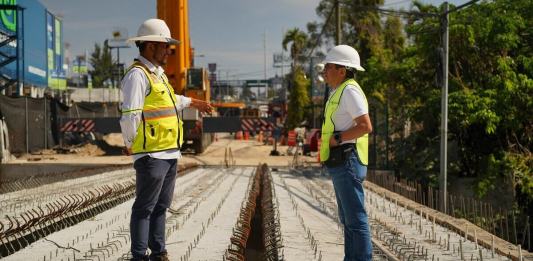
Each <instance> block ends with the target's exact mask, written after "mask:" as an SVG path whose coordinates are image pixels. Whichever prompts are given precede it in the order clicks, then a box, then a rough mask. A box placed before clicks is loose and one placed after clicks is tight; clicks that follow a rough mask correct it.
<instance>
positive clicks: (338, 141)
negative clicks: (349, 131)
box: [333, 132, 342, 144]
mask: <svg viewBox="0 0 533 261" xmlns="http://www.w3.org/2000/svg"><path fill="white" fill-rule="evenodd" d="M341 136H342V135H341V133H340V132H336V133H335V134H334V135H333V138H334V139H335V141H336V142H337V144H341V142H342V137H341Z"/></svg>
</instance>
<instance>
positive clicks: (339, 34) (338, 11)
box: [335, 0, 342, 45]
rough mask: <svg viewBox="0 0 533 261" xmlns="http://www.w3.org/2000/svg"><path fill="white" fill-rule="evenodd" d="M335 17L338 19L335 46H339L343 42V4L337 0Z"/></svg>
mask: <svg viewBox="0 0 533 261" xmlns="http://www.w3.org/2000/svg"><path fill="white" fill-rule="evenodd" d="M335 16H336V19H337V26H336V30H337V33H336V34H335V45H339V44H341V41H342V27H341V4H340V3H339V0H335Z"/></svg>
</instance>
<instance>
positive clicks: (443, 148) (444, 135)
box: [439, 2, 449, 213]
mask: <svg viewBox="0 0 533 261" xmlns="http://www.w3.org/2000/svg"><path fill="white" fill-rule="evenodd" d="M448 18H449V15H448V2H444V14H443V15H442V16H441V32H442V57H441V58H442V72H441V73H442V99H441V127H440V175H439V191H440V192H441V195H440V199H441V200H440V202H441V205H440V208H441V212H442V213H447V212H446V210H447V209H446V208H447V204H446V200H447V196H448V193H447V182H448V181H447V179H448V174H447V165H448V154H447V153H448Z"/></svg>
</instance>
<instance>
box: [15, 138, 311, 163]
mask: <svg viewBox="0 0 533 261" xmlns="http://www.w3.org/2000/svg"><path fill="white" fill-rule="evenodd" d="M217 137H218V138H217V140H216V141H214V142H213V143H212V144H211V145H210V146H209V147H208V148H207V149H206V151H205V152H204V153H202V154H200V155H194V154H188V153H184V154H183V158H182V159H181V160H180V165H181V164H186V165H189V164H195V163H196V164H199V165H225V164H226V162H229V163H230V164H231V163H232V162H234V163H235V165H246V166H254V165H257V164H259V163H267V164H268V165H269V166H280V167H281V166H289V165H290V164H292V163H293V162H294V156H292V155H288V147H287V146H278V147H277V150H278V151H279V153H280V155H281V156H270V152H271V151H272V150H273V146H272V145H264V144H263V143H260V142H258V141H256V140H235V139H233V137H232V136H230V135H227V134H217ZM123 144H124V142H123V140H122V136H121V135H120V134H109V135H106V136H104V137H103V138H102V140H101V141H96V142H94V143H90V144H84V145H81V146H74V147H70V148H68V149H63V150H57V149H56V150H52V149H49V150H43V151H40V152H38V153H34V154H28V155H23V156H21V157H18V158H15V159H13V160H11V161H9V163H8V164H32V163H35V164H47V163H54V164H58V163H60V164H73V165H75V164H94V165H109V164H113V165H116V164H120V165H122V164H124V165H128V164H132V163H133V160H132V158H131V157H130V156H126V155H124V154H122V148H123V146H124V145H123ZM230 151H231V153H230ZM230 155H232V156H233V161H231V160H230ZM298 163H299V164H305V165H314V164H317V158H316V156H314V157H309V156H301V155H300V156H299V158H298Z"/></svg>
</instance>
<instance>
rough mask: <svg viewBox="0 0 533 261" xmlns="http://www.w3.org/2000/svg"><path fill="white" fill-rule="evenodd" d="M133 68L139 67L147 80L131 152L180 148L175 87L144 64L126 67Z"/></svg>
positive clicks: (179, 124)
mask: <svg viewBox="0 0 533 261" xmlns="http://www.w3.org/2000/svg"><path fill="white" fill-rule="evenodd" d="M133 68H139V69H141V70H142V71H143V72H144V73H145V74H146V77H147V78H148V81H149V83H150V93H149V94H148V95H147V96H146V97H145V100H144V105H143V108H142V113H141V116H142V121H141V122H140V124H139V126H138V127H137V133H136V135H135V138H134V139H133V145H132V147H131V150H132V152H133V154H139V153H148V152H157V151H165V150H171V149H179V148H180V147H181V144H182V143H183V122H182V121H181V119H180V118H179V117H178V113H177V110H176V106H175V103H176V102H177V101H176V98H175V95H174V90H173V89H172V87H171V86H170V84H169V83H168V81H167V80H166V77H163V80H159V79H158V78H157V77H156V76H155V75H154V74H153V73H152V72H150V71H149V70H148V68H146V66H145V65H144V64H142V63H140V62H135V63H134V64H133V65H132V66H131V67H130V68H129V70H131V69H133ZM129 70H128V71H129Z"/></svg>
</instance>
